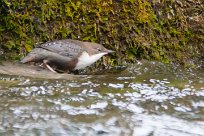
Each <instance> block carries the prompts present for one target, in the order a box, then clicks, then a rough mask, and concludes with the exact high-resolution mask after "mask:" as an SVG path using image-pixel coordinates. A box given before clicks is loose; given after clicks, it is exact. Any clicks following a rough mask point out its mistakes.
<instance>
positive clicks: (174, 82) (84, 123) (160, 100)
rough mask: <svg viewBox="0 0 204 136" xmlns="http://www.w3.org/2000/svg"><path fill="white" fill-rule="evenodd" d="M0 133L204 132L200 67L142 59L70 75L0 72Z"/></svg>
mask: <svg viewBox="0 0 204 136" xmlns="http://www.w3.org/2000/svg"><path fill="white" fill-rule="evenodd" d="M0 135H5V136H13V135H15V136H175V135H178V136H204V70H203V69H202V68H201V69H197V70H190V69H182V68H179V67H176V66H171V65H165V64H162V63H158V62H143V63H138V64H135V65H133V66H129V67H128V68H127V69H126V70H123V71H118V72H117V70H114V72H111V71H108V72H104V74H103V75H86V76H83V77H80V78H79V79H74V80H65V79H43V78H42V79H40V78H38V79H36V78H28V77H23V76H11V75H5V74H4V75H2V74H1V75H0Z"/></svg>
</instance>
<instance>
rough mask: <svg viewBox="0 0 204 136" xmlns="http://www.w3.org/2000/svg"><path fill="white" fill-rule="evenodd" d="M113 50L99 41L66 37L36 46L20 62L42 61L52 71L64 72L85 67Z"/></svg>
mask: <svg viewBox="0 0 204 136" xmlns="http://www.w3.org/2000/svg"><path fill="white" fill-rule="evenodd" d="M113 52H115V51H113V50H108V49H106V48H105V47H104V46H103V45H101V44H98V43H93V42H84V41H79V40H72V39H64V40H57V41H53V42H46V43H43V44H40V45H38V46H36V48H34V49H33V50H31V52H29V53H28V55H27V56H25V57H24V58H23V59H22V60H21V61H20V62H21V63H23V64H24V63H29V62H34V63H41V64H42V66H44V67H45V68H47V69H49V70H50V71H52V72H57V71H60V72H63V73H64V72H69V71H75V70H80V69H84V68H86V67H88V66H90V65H91V64H93V63H95V62H96V61H97V60H99V59H100V58H101V57H102V56H104V55H106V54H108V53H113ZM53 68H54V69H53Z"/></svg>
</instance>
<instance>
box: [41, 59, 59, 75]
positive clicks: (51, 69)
mask: <svg viewBox="0 0 204 136" xmlns="http://www.w3.org/2000/svg"><path fill="white" fill-rule="evenodd" d="M47 63H48V60H43V65H44V66H45V67H46V68H47V69H49V70H50V71H52V72H54V73H57V72H56V71H54V69H53V68H51V67H50V66H49V65H48V64H47Z"/></svg>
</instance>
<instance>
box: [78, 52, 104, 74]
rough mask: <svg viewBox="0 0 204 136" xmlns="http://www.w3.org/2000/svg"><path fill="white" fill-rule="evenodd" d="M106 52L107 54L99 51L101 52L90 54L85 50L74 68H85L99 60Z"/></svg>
mask: <svg viewBox="0 0 204 136" xmlns="http://www.w3.org/2000/svg"><path fill="white" fill-rule="evenodd" d="M105 54H107V53H99V54H95V55H91V56H90V55H89V54H88V53H87V52H83V53H82V54H81V56H80V57H79V58H78V63H77V65H76V67H75V68H74V70H76V69H83V68H85V67H87V66H90V65H91V64H93V63H94V62H96V61H97V60H99V59H100V58H101V57H102V56H103V55H105Z"/></svg>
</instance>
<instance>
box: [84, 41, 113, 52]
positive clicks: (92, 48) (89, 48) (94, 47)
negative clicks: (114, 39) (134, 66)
mask: <svg viewBox="0 0 204 136" xmlns="http://www.w3.org/2000/svg"><path fill="white" fill-rule="evenodd" d="M84 46H85V51H86V52H87V53H88V54H89V55H95V54H99V53H104V54H108V53H112V52H115V51H112V50H108V49H106V48H105V47H104V46H103V45H101V44H98V43H91V42H84Z"/></svg>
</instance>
